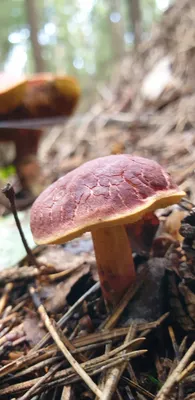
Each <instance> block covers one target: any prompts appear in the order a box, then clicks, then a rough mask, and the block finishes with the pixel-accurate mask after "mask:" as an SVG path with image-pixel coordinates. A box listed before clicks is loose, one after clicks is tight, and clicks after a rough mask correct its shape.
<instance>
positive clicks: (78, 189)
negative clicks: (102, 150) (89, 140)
mask: <svg viewBox="0 0 195 400" xmlns="http://www.w3.org/2000/svg"><path fill="white" fill-rule="evenodd" d="M184 195H185V192H183V191H181V190H180V189H179V188H178V186H177V185H176V184H175V183H174V182H173V181H172V179H171V177H170V175H169V174H168V173H166V172H165V171H164V169H163V168H162V167H161V166H160V165H159V164H158V163H157V162H155V161H153V160H149V159H146V158H142V157H136V156H130V155H128V154H120V155H111V156H107V157H102V158H97V159H95V160H91V161H88V162H86V163H85V164H83V165H81V166H80V167H78V168H76V169H75V170H73V171H71V172H69V173H68V174H66V175H65V176H63V177H62V178H60V179H58V180H57V181H56V182H54V183H53V184H52V185H51V186H49V187H48V188H47V189H46V190H45V191H44V192H43V193H41V195H40V196H39V197H38V198H37V200H36V201H35V202H34V204H33V206H32V209H31V230H32V234H33V237H34V240H35V242H36V243H37V244H49V243H51V244H52V243H53V244H54V243H65V242H67V241H68V240H71V239H73V238H75V237H78V236H80V235H81V234H82V233H84V232H88V231H92V230H95V229H97V228H101V227H104V226H106V227H108V226H112V225H114V224H115V225H119V224H129V223H133V222H136V221H137V220H139V219H141V218H142V216H143V215H144V214H146V213H147V212H149V211H154V210H155V209H157V208H161V207H167V206H168V205H171V204H174V203H177V202H178V201H179V200H180V199H181V198H182V197H183V196H184Z"/></svg>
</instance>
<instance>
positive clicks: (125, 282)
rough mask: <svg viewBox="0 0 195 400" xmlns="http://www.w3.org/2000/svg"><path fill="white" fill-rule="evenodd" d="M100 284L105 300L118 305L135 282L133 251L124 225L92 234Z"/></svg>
mask: <svg viewBox="0 0 195 400" xmlns="http://www.w3.org/2000/svg"><path fill="white" fill-rule="evenodd" d="M92 238H93V243H94V249H95V255H96V260H97V266H98V272H99V277H100V283H101V288H102V292H103V295H104V298H105V300H106V301H107V302H108V303H109V304H111V305H112V306H114V305H116V304H117V303H118V301H119V300H120V299H121V297H122V296H123V294H124V293H125V291H126V290H127V289H128V288H129V287H130V285H131V284H132V283H133V282H134V280H135V268H134V262H133V258H132V250H131V246H130V242H129V239H128V236H127V232H126V229H125V227H124V225H118V226H112V227H110V228H101V229H97V230H95V231H93V232H92Z"/></svg>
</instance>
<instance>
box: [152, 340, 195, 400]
mask: <svg viewBox="0 0 195 400" xmlns="http://www.w3.org/2000/svg"><path fill="white" fill-rule="evenodd" d="M194 352H195V342H193V344H192V345H191V346H190V348H189V349H188V351H187V352H186V354H185V355H184V356H183V358H182V359H181V361H180V362H179V364H178V365H177V366H176V368H175V369H174V371H173V372H172V374H171V375H170V376H169V377H168V379H167V380H166V382H165V383H164V385H163V386H162V388H161V389H160V391H159V392H158V393H157V396H156V397H155V400H166V399H167V398H168V395H169V393H170V391H171V389H172V388H173V386H174V385H175V384H176V383H177V382H178V379H179V376H180V374H181V373H182V371H183V370H184V368H185V367H186V365H187V363H188V362H189V360H190V358H191V357H192V356H193V354H194Z"/></svg>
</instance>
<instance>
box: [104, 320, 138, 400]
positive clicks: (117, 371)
mask: <svg viewBox="0 0 195 400" xmlns="http://www.w3.org/2000/svg"><path fill="white" fill-rule="evenodd" d="M134 335H135V329H134V326H133V325H132V326H130V328H129V331H128V333H127V336H126V338H125V342H124V345H126V344H127V343H128V342H129V341H130V340H131V339H132V338H133V337H134ZM122 354H124V353H122ZM126 367H127V362H124V363H122V364H121V365H120V366H118V367H115V368H114V369H113V370H112V371H110V373H109V375H108V379H107V381H106V384H105V387H104V390H103V392H102V400H111V398H112V395H113V393H114V391H115V390H116V388H117V385H118V382H119V379H120V377H121V375H122V374H123V372H124V370H125V368H126Z"/></svg>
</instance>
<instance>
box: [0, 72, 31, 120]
mask: <svg viewBox="0 0 195 400" xmlns="http://www.w3.org/2000/svg"><path fill="white" fill-rule="evenodd" d="M26 86H27V80H26V79H25V78H21V79H20V78H17V77H14V76H12V75H9V74H7V73H5V72H1V73H0V114H6V113H8V112H11V111H12V110H14V108H16V107H18V106H19V105H20V104H21V103H22V99H23V97H24V93H25V90H26Z"/></svg>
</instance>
